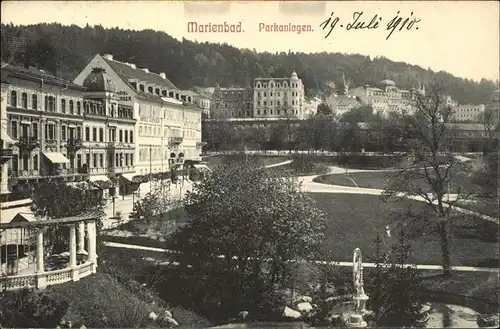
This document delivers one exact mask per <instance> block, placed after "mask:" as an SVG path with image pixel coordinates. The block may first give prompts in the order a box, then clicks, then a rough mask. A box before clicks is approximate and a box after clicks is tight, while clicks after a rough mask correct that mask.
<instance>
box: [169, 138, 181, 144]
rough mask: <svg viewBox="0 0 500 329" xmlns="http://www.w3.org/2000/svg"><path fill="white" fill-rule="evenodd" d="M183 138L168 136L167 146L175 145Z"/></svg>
mask: <svg viewBox="0 0 500 329" xmlns="http://www.w3.org/2000/svg"><path fill="white" fill-rule="evenodd" d="M183 140H184V138H182V137H170V139H169V140H168V145H169V146H177V145H179V144H181V143H182V141H183Z"/></svg>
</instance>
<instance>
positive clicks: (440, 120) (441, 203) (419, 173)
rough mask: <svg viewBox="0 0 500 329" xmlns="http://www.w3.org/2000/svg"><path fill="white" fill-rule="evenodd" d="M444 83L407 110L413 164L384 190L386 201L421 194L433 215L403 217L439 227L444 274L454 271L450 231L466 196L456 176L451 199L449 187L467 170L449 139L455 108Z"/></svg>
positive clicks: (405, 117)
mask: <svg viewBox="0 0 500 329" xmlns="http://www.w3.org/2000/svg"><path fill="white" fill-rule="evenodd" d="M443 91H444V86H443V85H442V84H441V83H434V84H431V85H430V86H429V87H428V88H427V93H426V95H425V96H424V95H420V96H418V97H417V99H416V100H415V107H414V111H412V112H406V111H403V113H402V118H403V120H404V127H405V130H406V132H407V134H408V136H407V142H408V143H409V147H410V148H411V151H410V152H409V159H410V161H409V163H407V164H405V163H402V164H401V165H400V167H399V168H398V170H397V171H395V173H394V174H393V175H392V177H391V179H390V181H389V183H388V185H387V186H386V188H385V190H384V194H383V197H384V199H385V200H388V199H394V198H407V197H415V196H417V197H420V198H422V199H423V200H424V202H425V203H426V205H427V206H428V208H427V209H428V210H431V213H432V215H429V214H428V213H426V214H425V215H423V214H422V213H421V214H418V215H415V216H413V215H411V216H402V217H401V218H403V219H404V220H408V221H409V222H410V224H411V225H412V226H415V227H419V229H421V228H422V227H426V228H427V229H435V231H436V232H437V233H438V235H439V238H440V244H441V254H442V265H443V273H444V275H450V274H451V255H450V234H451V229H450V225H451V221H452V219H453V216H451V211H452V209H453V206H454V205H455V203H456V202H458V201H459V200H461V199H463V198H464V197H465V189H464V188H463V186H461V185H460V184H459V183H458V182H457V181H458V180H456V179H455V181H454V184H455V185H457V186H456V187H455V189H456V190H455V191H454V192H455V193H457V196H456V198H453V199H451V198H450V197H449V194H448V196H447V192H448V193H450V191H449V187H450V185H451V183H452V179H451V174H452V173H459V172H460V170H463V169H464V168H463V166H464V165H463V164H462V163H460V162H459V161H458V160H457V159H456V158H455V156H454V155H453V154H452V153H451V150H450V147H449V145H448V138H447V134H448V131H447V123H448V122H449V120H450V119H451V113H452V109H451V107H447V106H446V105H445V103H444V98H443Z"/></svg>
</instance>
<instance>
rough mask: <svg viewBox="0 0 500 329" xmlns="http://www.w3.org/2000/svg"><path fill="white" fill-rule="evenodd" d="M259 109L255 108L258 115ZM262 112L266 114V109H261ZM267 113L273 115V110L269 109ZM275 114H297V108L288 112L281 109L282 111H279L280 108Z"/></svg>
mask: <svg viewBox="0 0 500 329" xmlns="http://www.w3.org/2000/svg"><path fill="white" fill-rule="evenodd" d="M260 113H261V111H260V110H257V115H260ZM263 113H264V115H267V110H263ZM269 114H270V115H273V114H274V111H273V110H269ZM275 114H277V115H281V114H283V115H287V114H292V115H293V114H294V115H298V114H299V110H290V112H288V111H287V110H283V113H282V112H281V110H276V112H275Z"/></svg>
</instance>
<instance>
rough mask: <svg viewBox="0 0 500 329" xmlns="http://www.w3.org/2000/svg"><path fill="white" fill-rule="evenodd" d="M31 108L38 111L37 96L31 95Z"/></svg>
mask: <svg viewBox="0 0 500 329" xmlns="http://www.w3.org/2000/svg"><path fill="white" fill-rule="evenodd" d="M31 108H32V109H33V110H36V109H38V98H37V96H36V95H31Z"/></svg>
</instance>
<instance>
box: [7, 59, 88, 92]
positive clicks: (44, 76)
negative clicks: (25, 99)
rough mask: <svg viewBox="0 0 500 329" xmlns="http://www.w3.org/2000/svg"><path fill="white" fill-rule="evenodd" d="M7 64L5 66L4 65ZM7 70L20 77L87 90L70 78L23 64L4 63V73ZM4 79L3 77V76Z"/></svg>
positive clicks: (10, 73)
mask: <svg viewBox="0 0 500 329" xmlns="http://www.w3.org/2000/svg"><path fill="white" fill-rule="evenodd" d="M4 65H5V66H4ZM4 71H6V72H7V73H8V75H9V76H13V77H15V76H17V77H19V78H25V79H30V78H31V79H36V80H37V81H40V80H43V82H44V83H48V84H54V85H58V86H64V87H68V88H74V89H79V90H85V88H84V87H83V86H80V85H77V84H75V83H73V82H72V81H69V80H64V79H61V78H59V77H56V76H55V75H52V74H49V73H47V72H45V71H43V70H37V69H34V68H31V69H25V68H24V67H21V66H13V65H10V64H2V73H3V72H4ZM2 79H3V78H2Z"/></svg>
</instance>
